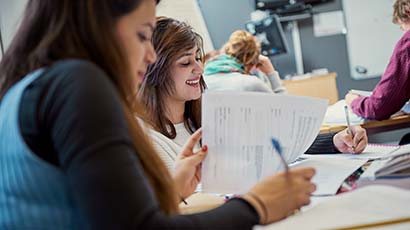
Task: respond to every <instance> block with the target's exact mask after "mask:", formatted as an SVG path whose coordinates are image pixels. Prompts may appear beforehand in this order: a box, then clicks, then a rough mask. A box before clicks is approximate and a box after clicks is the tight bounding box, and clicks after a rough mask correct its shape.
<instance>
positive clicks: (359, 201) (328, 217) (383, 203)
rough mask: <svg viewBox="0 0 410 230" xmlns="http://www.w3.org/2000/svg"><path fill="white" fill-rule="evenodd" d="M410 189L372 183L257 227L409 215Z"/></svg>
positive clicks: (273, 229) (320, 225)
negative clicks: (278, 220)
mask: <svg viewBox="0 0 410 230" xmlns="http://www.w3.org/2000/svg"><path fill="white" fill-rule="evenodd" d="M409 204H410V192H409V190H403V189H399V188H395V187H390V186H382V185H371V186H367V187H364V188H361V189H357V190H355V191H352V192H348V193H344V194H341V195H338V196H334V197H332V198H330V199H329V200H327V201H324V202H322V203H319V204H317V205H316V206H314V207H313V208H311V209H309V210H307V211H306V212H301V213H299V214H297V215H294V216H291V217H289V218H287V219H285V220H283V221H280V222H277V223H274V224H271V225H269V226H266V227H259V226H258V227H255V229H259V230H262V229H266V230H268V229H269V230H281V229H286V230H292V229H297V230H299V229H305V230H310V229H315V230H316V229H336V228H341V227H347V226H352V225H361V224H366V223H374V222H380V221H387V220H393V219H398V218H405V217H410V209H409V207H408V205H409ZM409 227H410V223H409V222H407V223H403V224H397V225H388V226H384V228H375V227H373V228H369V229H409ZM366 229H367V228H366Z"/></svg>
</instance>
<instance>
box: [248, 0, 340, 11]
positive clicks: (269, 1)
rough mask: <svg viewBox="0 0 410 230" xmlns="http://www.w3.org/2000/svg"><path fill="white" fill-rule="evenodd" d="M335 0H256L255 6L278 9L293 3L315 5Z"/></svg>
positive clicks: (257, 7)
mask: <svg viewBox="0 0 410 230" xmlns="http://www.w3.org/2000/svg"><path fill="white" fill-rule="evenodd" d="M330 1H333V0H255V8H256V9H257V10H277V9H280V8H282V9H283V8H289V7H291V6H292V5H294V6H301V5H306V6H307V5H309V6H314V5H317V4H321V3H326V2H330Z"/></svg>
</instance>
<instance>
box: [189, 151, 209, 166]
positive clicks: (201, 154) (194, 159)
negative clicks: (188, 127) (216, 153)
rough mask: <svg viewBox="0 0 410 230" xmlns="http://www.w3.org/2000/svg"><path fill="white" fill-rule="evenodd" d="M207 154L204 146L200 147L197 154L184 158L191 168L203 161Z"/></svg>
mask: <svg viewBox="0 0 410 230" xmlns="http://www.w3.org/2000/svg"><path fill="white" fill-rule="evenodd" d="M207 154H208V148H207V147H206V146H204V147H202V148H201V150H199V151H198V152H197V153H195V154H193V155H191V156H189V157H187V158H186V160H187V161H189V164H190V165H192V166H195V167H196V166H198V165H199V164H201V162H202V161H203V160H204V159H205V157H206V155H207Z"/></svg>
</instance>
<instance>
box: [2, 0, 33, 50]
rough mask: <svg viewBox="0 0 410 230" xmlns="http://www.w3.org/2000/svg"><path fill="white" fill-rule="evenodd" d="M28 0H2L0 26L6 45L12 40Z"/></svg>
mask: <svg viewBox="0 0 410 230" xmlns="http://www.w3.org/2000/svg"><path fill="white" fill-rule="evenodd" d="M26 3H27V0H12V1H11V0H0V28H1V33H2V37H3V44H4V46H5V47H8V45H9V44H10V42H11V39H12V38H13V35H14V33H15V32H16V30H17V26H18V24H19V22H20V19H21V15H22V14H23V10H24V7H25V4H26Z"/></svg>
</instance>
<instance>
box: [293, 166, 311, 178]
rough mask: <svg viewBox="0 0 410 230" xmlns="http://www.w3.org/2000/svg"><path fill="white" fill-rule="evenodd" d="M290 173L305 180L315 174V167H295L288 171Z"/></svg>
mask: <svg viewBox="0 0 410 230" xmlns="http://www.w3.org/2000/svg"><path fill="white" fill-rule="evenodd" d="M289 172H290V173H291V174H292V175H295V176H301V177H303V178H304V179H306V180H311V179H312V177H313V176H314V175H315V173H316V172H315V169H314V168H311V167H305V168H296V169H291V170H290V171H289Z"/></svg>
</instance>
